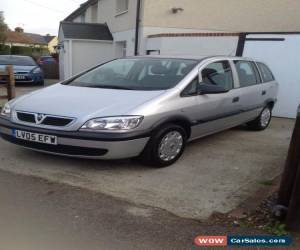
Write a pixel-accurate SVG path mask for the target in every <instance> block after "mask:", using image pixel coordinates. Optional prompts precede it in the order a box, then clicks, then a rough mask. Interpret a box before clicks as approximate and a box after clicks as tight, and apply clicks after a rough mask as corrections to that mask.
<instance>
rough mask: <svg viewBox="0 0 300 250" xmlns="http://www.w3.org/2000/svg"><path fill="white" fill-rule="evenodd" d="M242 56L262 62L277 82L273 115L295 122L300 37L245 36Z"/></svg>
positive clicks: (299, 86)
mask: <svg viewBox="0 0 300 250" xmlns="http://www.w3.org/2000/svg"><path fill="white" fill-rule="evenodd" d="M243 56H246V57H252V58H255V59H258V60H261V61H264V62H266V63H267V64H268V65H269V67H270V68H271V69H272V71H273V73H274V75H275V78H276V80H277V81H278V82H279V94H278V102H277V104H276V107H275V109H274V115H275V116H279V117H287V118H295V117H296V114H297V107H298V105H299V103H300V35H296V34H293V35H263V34H259V35H257V34H252V35H247V37H246V42H245V47H244V53H243Z"/></svg>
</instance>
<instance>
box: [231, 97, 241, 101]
mask: <svg viewBox="0 0 300 250" xmlns="http://www.w3.org/2000/svg"><path fill="white" fill-rule="evenodd" d="M239 100H240V98H239V97H238V96H237V97H234V98H233V99H232V102H239Z"/></svg>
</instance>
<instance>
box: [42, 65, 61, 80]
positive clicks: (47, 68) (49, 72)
mask: <svg viewBox="0 0 300 250" xmlns="http://www.w3.org/2000/svg"><path fill="white" fill-rule="evenodd" d="M41 67H42V69H43V72H44V76H45V78H46V79H59V64H58V63H51V64H43V65H42V66H41Z"/></svg>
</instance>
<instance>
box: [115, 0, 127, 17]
mask: <svg viewBox="0 0 300 250" xmlns="http://www.w3.org/2000/svg"><path fill="white" fill-rule="evenodd" d="M128 2H129V0H116V13H117V14H121V13H124V12H126V11H128Z"/></svg>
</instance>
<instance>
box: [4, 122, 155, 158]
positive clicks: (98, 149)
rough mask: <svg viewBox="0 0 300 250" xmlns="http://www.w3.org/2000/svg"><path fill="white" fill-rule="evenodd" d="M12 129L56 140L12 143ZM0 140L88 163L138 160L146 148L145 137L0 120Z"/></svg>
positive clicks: (13, 138) (14, 141)
mask: <svg viewBox="0 0 300 250" xmlns="http://www.w3.org/2000/svg"><path fill="white" fill-rule="evenodd" d="M12 129H19V130H22V131H28V132H33V133H41V134H48V135H55V136H57V145H48V144H42V143H38V142H31V141H25V140H21V139H16V138H15V137H14V136H13V133H12ZM0 135H1V137H2V138H3V139H4V140H6V141H9V142H11V143H14V144H16V145H19V146H23V147H26V148H29V149H32V150H35V151H41V152H45V153H50V154H57V155H65V156H71V157H79V158H90V159H123V158H131V157H135V156H138V155H139V154H140V153H141V152H142V151H143V149H144V147H145V146H146V144H147V142H148V140H149V135H148V134H146V133H132V132H131V133H125V134H124V133H122V134H116V133H91V132H80V131H71V132H69V131H57V130H50V129H42V128H35V127H30V126H24V125H20V124H16V123H12V122H11V121H10V120H8V119H6V118H2V117H0Z"/></svg>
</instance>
